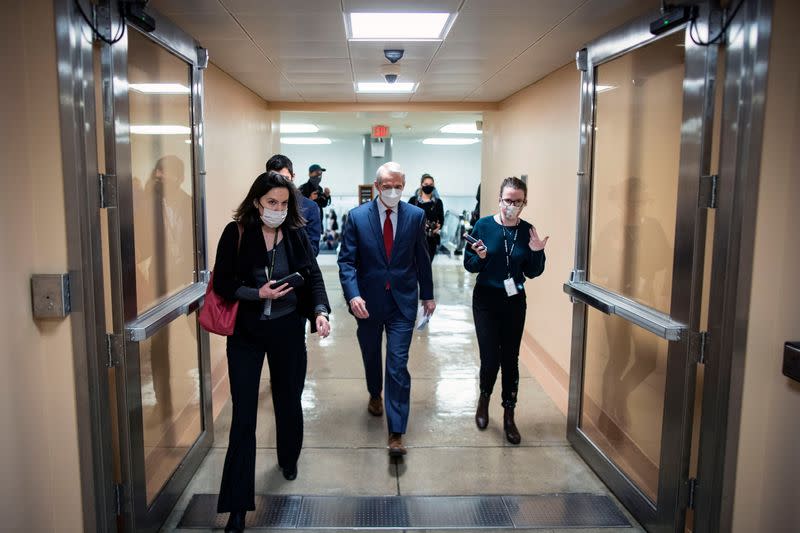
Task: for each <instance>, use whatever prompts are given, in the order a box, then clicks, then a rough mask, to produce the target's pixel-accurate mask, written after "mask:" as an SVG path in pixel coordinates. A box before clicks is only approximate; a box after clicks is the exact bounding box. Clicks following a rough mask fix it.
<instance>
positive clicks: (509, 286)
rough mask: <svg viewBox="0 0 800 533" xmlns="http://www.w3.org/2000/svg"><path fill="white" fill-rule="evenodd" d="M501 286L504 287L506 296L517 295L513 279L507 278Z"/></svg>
mask: <svg viewBox="0 0 800 533" xmlns="http://www.w3.org/2000/svg"><path fill="white" fill-rule="evenodd" d="M503 285H505V287H506V294H507V295H509V296H514V295H516V294H518V293H519V291H518V290H517V284H516V283H515V282H514V278H508V279H506V280H505V281H503Z"/></svg>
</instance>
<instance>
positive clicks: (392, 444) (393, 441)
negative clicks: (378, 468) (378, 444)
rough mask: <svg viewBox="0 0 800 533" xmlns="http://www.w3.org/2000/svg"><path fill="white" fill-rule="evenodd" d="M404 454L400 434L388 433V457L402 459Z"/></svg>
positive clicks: (404, 449) (404, 448) (404, 450)
mask: <svg viewBox="0 0 800 533" xmlns="http://www.w3.org/2000/svg"><path fill="white" fill-rule="evenodd" d="M405 454H406V447H405V446H403V435H402V434H401V433H389V457H402V456H403V455H405Z"/></svg>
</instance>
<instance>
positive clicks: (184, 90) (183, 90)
mask: <svg viewBox="0 0 800 533" xmlns="http://www.w3.org/2000/svg"><path fill="white" fill-rule="evenodd" d="M128 87H130V89H131V90H133V91H136V92H137V93H145V94H189V92H190V91H189V88H188V87H186V86H185V85H181V84H180V83H131V84H129V85H128Z"/></svg>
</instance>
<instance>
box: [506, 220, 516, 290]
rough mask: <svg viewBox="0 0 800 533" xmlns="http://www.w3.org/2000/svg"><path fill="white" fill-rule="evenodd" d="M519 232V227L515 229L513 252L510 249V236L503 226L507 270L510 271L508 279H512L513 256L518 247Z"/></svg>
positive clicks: (512, 243) (512, 244) (512, 242)
mask: <svg viewBox="0 0 800 533" xmlns="http://www.w3.org/2000/svg"><path fill="white" fill-rule="evenodd" d="M518 231H519V227H517V228H515V229H514V239H513V240H512V241H511V250H509V249H508V235H507V233H506V227H505V226H503V247H504V248H505V250H506V270H507V271H508V277H509V278H510V277H511V255H512V254H513V253H514V247H515V246H516V245H517V232H518Z"/></svg>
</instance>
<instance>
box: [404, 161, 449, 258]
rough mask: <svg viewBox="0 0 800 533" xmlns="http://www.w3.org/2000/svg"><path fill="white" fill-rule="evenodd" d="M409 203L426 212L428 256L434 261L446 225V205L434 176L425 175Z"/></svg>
mask: <svg viewBox="0 0 800 533" xmlns="http://www.w3.org/2000/svg"><path fill="white" fill-rule="evenodd" d="M408 203H409V204H411V205H415V206H417V207H419V208H420V209H422V210H423V211H425V237H426V239H427V240H428V255H429V256H430V258H431V261H433V257H434V256H435V255H436V250H438V249H439V244H440V243H441V242H442V236H441V231H442V224H444V204H442V199H441V198H440V197H439V192H438V191H437V190H436V184H435V182H434V181H433V176H431V175H430V174H423V175H422V179H421V180H420V183H419V189H417V193H416V194H415V195H414V196H412V197H411V198H410V199H409V200H408Z"/></svg>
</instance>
